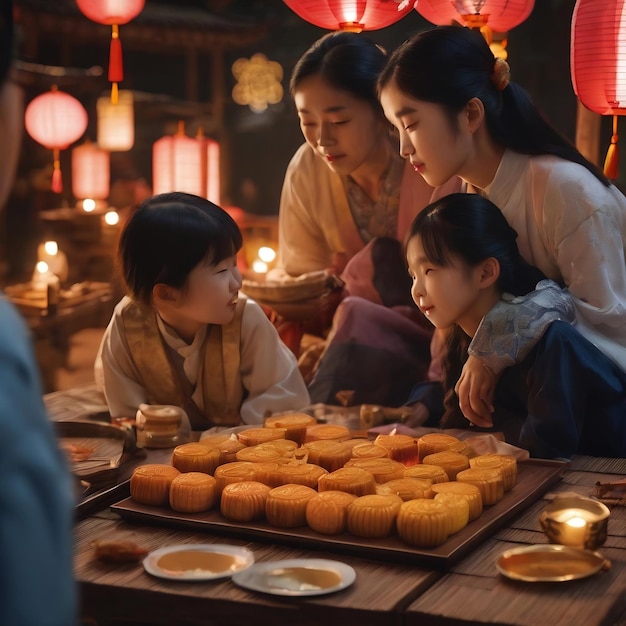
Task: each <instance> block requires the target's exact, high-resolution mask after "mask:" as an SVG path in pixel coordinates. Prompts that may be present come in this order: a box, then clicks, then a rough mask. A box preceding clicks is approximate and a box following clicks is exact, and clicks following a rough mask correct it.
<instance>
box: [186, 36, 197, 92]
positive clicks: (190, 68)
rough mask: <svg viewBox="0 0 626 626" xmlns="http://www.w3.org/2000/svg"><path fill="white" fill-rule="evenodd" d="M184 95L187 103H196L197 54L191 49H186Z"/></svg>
mask: <svg viewBox="0 0 626 626" xmlns="http://www.w3.org/2000/svg"><path fill="white" fill-rule="evenodd" d="M185 70H186V76H185V79H186V80H185V95H186V97H187V100H188V101H189V102H198V53H197V52H196V51H195V50H194V49H193V48H188V49H187V63H186V66H185Z"/></svg>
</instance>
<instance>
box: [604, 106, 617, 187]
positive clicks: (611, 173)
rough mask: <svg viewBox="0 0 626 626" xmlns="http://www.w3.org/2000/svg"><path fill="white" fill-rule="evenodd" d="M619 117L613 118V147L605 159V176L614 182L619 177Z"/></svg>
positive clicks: (610, 147) (611, 146)
mask: <svg viewBox="0 0 626 626" xmlns="http://www.w3.org/2000/svg"><path fill="white" fill-rule="evenodd" d="M617 140H618V136H617V115H614V116H613V135H612V136H611V145H610V146H609V149H608V150H607V153H606V159H604V175H605V176H606V177H607V178H609V179H611V180H614V179H616V178H617V177H618V176H619V148H618V146H617Z"/></svg>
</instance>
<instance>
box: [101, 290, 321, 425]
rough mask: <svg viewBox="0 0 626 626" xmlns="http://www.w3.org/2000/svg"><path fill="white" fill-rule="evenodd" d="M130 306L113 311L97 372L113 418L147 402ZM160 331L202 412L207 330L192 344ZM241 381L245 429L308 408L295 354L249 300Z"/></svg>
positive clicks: (243, 326)
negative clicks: (126, 312) (130, 332)
mask: <svg viewBox="0 0 626 626" xmlns="http://www.w3.org/2000/svg"><path fill="white" fill-rule="evenodd" d="M127 302H128V299H127V298H124V299H123V300H122V301H121V302H120V303H119V304H118V305H117V306H116V307H115V310H114V312H113V317H112V318H111V321H110V323H109V325H108V327H107V329H106V331H105V333H104V336H103V338H102V342H101V344H100V349H99V351H98V355H97V357H96V363H95V368H94V369H95V377H96V382H97V383H98V384H99V385H100V386H102V387H103V390H104V394H105V396H106V399H107V403H108V405H109V411H110V413H111V416H112V417H134V416H135V413H136V411H137V408H138V406H139V404H141V403H142V402H147V401H148V394H147V392H146V390H145V389H144V387H143V386H142V384H141V382H140V381H141V375H140V373H139V372H138V371H137V369H136V367H135V364H134V361H133V359H132V357H131V355H130V354H129V352H128V343H127V341H126V335H125V329H124V325H123V323H122V318H121V311H122V309H123V308H124V306H125V304H126V303H127ZM158 327H159V331H160V333H161V335H162V337H163V339H164V341H165V343H166V344H167V346H168V348H169V350H168V353H169V357H170V360H171V361H172V363H173V366H174V368H175V369H176V370H177V371H178V372H180V373H181V375H184V376H185V377H186V378H187V380H188V381H189V382H190V383H191V385H192V387H193V388H194V393H193V395H192V399H193V400H194V401H195V402H196V404H197V405H198V407H199V408H200V409H202V408H203V400H202V393H201V389H202V385H198V384H197V382H198V381H197V378H198V371H199V369H200V354H201V347H202V344H203V342H204V338H205V336H206V330H207V329H206V327H205V328H202V329H200V331H198V333H197V334H196V336H195V337H194V340H193V342H192V343H191V344H190V345H189V344H187V343H185V342H184V341H183V340H182V339H181V338H180V337H179V336H178V335H177V334H176V333H175V332H174V331H173V330H172V329H171V328H169V327H167V326H166V325H165V324H164V323H163V321H162V320H161V319H160V318H158ZM183 373H184V374H183ZM241 380H242V383H243V386H244V388H245V389H246V391H247V396H246V398H245V399H244V401H243V404H242V406H241V419H242V421H243V423H245V424H260V423H262V422H263V418H264V417H265V416H266V415H267V414H269V413H277V412H280V411H292V410H299V409H302V408H304V407H305V406H307V405H309V404H310V399H309V393H308V391H307V388H306V385H305V384H304V380H303V379H302V376H301V375H300V371H299V369H298V364H297V361H296V358H295V356H294V354H293V353H292V352H291V351H290V350H289V348H287V346H285V344H284V343H283V342H282V341H281V340H280V337H279V336H278V333H277V331H276V329H275V328H274V326H273V325H272V323H271V322H270V321H269V319H268V318H267V316H266V315H265V313H264V312H263V310H262V309H261V308H260V307H259V305H258V304H257V303H256V302H254V301H253V300H250V299H247V301H246V306H245V308H244V311H243V317H242V321H241Z"/></svg>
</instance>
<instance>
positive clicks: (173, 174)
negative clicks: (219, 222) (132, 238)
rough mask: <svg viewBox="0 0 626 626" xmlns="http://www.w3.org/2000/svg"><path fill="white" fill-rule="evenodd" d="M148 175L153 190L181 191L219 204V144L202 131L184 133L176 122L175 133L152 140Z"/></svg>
mask: <svg viewBox="0 0 626 626" xmlns="http://www.w3.org/2000/svg"><path fill="white" fill-rule="evenodd" d="M152 179H153V190H154V193H155V194H158V193H167V192H170V191H184V192H186V193H192V194H195V195H197V196H201V197H203V198H208V199H209V200H211V201H212V202H215V203H216V204H219V201H220V183H219V180H220V164H219V144H218V143H217V142H216V141H214V140H213V139H207V138H205V137H204V136H202V134H199V135H198V136H197V137H188V136H187V135H185V129H184V124H183V123H182V122H180V123H179V125H178V132H177V133H176V134H175V135H170V136H166V137H161V139H158V140H157V141H155V142H154V145H153V147H152Z"/></svg>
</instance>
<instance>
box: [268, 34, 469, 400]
mask: <svg viewBox="0 0 626 626" xmlns="http://www.w3.org/2000/svg"><path fill="white" fill-rule="evenodd" d="M385 61H386V55H385V53H384V51H383V50H382V49H381V48H379V47H378V46H377V45H376V44H374V43H373V42H372V41H371V40H369V39H367V38H365V37H364V36H363V35H358V34H355V33H347V32H336V33H331V34H328V35H326V36H324V37H322V38H321V39H319V40H318V41H316V42H315V43H314V44H313V45H312V46H311V48H309V50H307V51H306V52H305V53H304V55H303V56H302V57H301V58H300V60H299V61H298V63H297V64H296V66H295V68H294V71H293V74H292V77H291V83H290V88H291V92H292V94H293V97H294V100H295V104H296V108H297V111H298V116H299V118H300V128H301V129H302V134H303V135H304V138H305V140H306V143H305V144H303V145H302V146H301V147H300V148H299V149H298V150H297V152H296V153H295V155H294V156H293V158H292V160H291V162H290V163H289V166H288V168H287V172H286V175H285V180H284V183H283V189H282V194H281V202H280V212H279V263H278V265H279V267H278V270H277V271H274V273H273V274H272V276H271V277H272V278H277V277H281V278H282V279H285V277H297V276H301V275H303V274H306V273H308V272H314V271H320V270H328V271H329V272H330V273H332V274H341V273H342V272H343V271H344V269H345V268H346V265H347V263H348V262H349V261H350V260H351V259H352V260H353V264H356V265H357V266H358V264H359V262H361V261H362V262H363V264H364V265H366V266H370V265H371V256H370V252H371V246H370V247H367V246H368V244H370V243H371V242H373V240H374V239H375V238H377V237H393V238H396V239H402V238H403V237H404V234H405V233H406V231H407V228H408V226H409V224H410V223H411V221H412V219H413V217H414V216H415V215H416V214H417V213H418V212H419V210H420V209H422V208H423V207H424V206H426V205H427V204H428V203H429V202H431V201H432V200H433V199H434V198H435V197H439V196H442V195H445V194H446V193H451V192H452V191H455V190H457V189H458V186H459V184H460V183H459V181H458V179H454V180H452V181H449V182H447V181H441V184H442V185H443V184H444V183H445V185H444V186H443V187H441V188H438V189H433V188H432V187H431V186H430V185H428V184H427V183H426V182H425V181H424V180H422V179H421V177H419V176H415V174H414V172H412V171H411V168H410V166H409V165H408V164H407V163H404V162H403V160H402V159H401V158H400V156H399V155H398V153H397V146H396V145H395V142H394V140H393V139H392V137H391V136H390V133H389V124H388V123H387V121H386V120H385V118H384V116H383V114H382V110H381V107H380V104H379V102H378V98H377V94H376V78H377V76H378V73H379V72H380V71H381V69H382V68H383V66H384V64H385ZM359 255H362V256H363V257H364V258H363V259H361V257H360V256H359ZM355 257H356V260H355ZM370 269H371V268H370ZM359 273H360V272H359V271H355V272H353V273H352V275H356V274H359ZM370 274H371V271H370ZM374 291H375V290H374ZM359 293H360V295H361V296H362V295H363V294H365V293H367V290H366V289H360V290H359ZM350 306H352V307H358V306H359V301H358V300H351V301H350ZM379 312H380V311H379ZM382 315H383V317H385V314H384V312H383V313H382ZM395 315H397V313H396V314H394V313H393V312H392V311H389V312H388V317H389V319H390V321H391V324H392V325H393V321H394V320H395ZM381 324H382V325H381ZM377 328H379V329H380V330H379V332H378V333H377V334H376V336H375V337H372V336H370V337H368V339H367V342H366V343H368V345H369V346H370V347H376V348H379V347H382V346H384V344H385V341H384V337H385V336H386V333H387V332H395V331H394V330H391V329H386V326H385V322H384V321H381V322H380V323H378V324H377ZM340 335H341V333H340ZM350 338H351V340H354V341H355V342H356V343H361V344H362V343H363V337H359V336H356V335H354V334H350ZM406 345H411V342H410V341H407V342H406ZM326 356H327V357H328V353H327V355H326ZM363 357H364V355H361V357H360V358H363ZM365 358H366V357H365ZM398 358H400V359H401V358H402V357H401V356H400V355H399V356H398ZM418 360H420V359H418ZM428 360H429V355H428V354H425V355H423V356H422V358H421V361H422V366H423V365H424V363H425V362H427V361H428ZM341 369H342V370H345V367H343V366H342V367H341ZM421 370H423V367H421ZM421 373H423V372H421ZM337 376H341V371H340V370H337V371H335V372H334V374H333V377H334V378H335V379H337ZM419 376H420V372H416V378H419ZM337 385H339V388H341V383H340V382H337ZM343 388H344V389H346V387H343ZM312 399H313V400H315V401H332V397H328V395H327V394H326V392H324V394H323V395H321V396H320V395H316V394H313V397H312ZM384 399H385V398H380V400H381V401H384ZM355 401H358V394H357V397H356V398H355Z"/></svg>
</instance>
